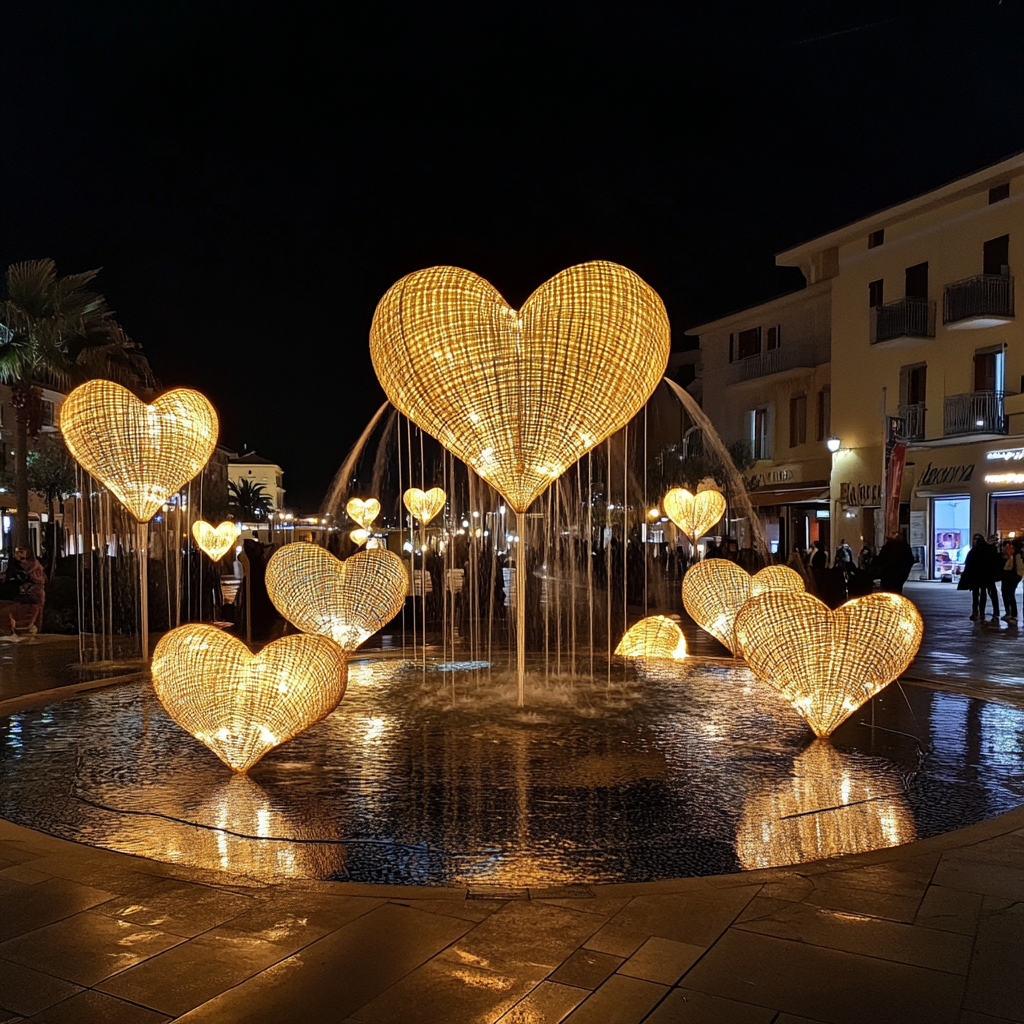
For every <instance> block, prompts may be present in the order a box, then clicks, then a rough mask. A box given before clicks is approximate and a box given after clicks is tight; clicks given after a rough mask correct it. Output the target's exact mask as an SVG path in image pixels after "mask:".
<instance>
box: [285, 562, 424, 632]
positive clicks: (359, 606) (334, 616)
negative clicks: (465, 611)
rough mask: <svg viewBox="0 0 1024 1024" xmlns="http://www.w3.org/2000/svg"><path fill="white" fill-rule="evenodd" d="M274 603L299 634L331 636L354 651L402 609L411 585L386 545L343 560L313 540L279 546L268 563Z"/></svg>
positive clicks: (400, 565)
mask: <svg viewBox="0 0 1024 1024" xmlns="http://www.w3.org/2000/svg"><path fill="white" fill-rule="evenodd" d="M266 578H267V593H269V594H270V600H271V601H273V602H274V607H275V608H277V610H278V611H279V612H280V613H281V614H282V615H283V616H284V617H285V618H286V619H287V620H288V621H289V622H290V623H292V625H294V626H296V627H297V628H299V629H301V630H302V631H303V633H318V634H320V635H322V636H329V637H330V638H331V639H332V640H334V641H335V643H337V644H340V645H341V647H342V649H343V650H345V651H354V650H355V649H356V648H357V647H358V646H359V645H360V644H361V643H362V642H363V641H364V640H366V639H367V637H370V636H372V635H373V634H374V633H376V632H377V630H378V629H381V628H383V627H384V626H386V625H387V624H388V623H389V622H390V621H391V620H392V619H393V618H394V617H395V616H396V615H397V614H398V613H399V612H400V611H401V610H402V605H403V604H404V603H405V595H406V592H407V591H408V589H409V577H408V575H407V574H406V571H405V566H404V565H403V564H402V560H401V559H400V558H399V557H398V556H397V555H395V554H392V553H391V552H390V551H387V550H385V549H384V548H373V549H370V550H367V551H360V552H359V553H358V554H355V555H353V556H352V557H351V558H349V559H347V560H346V561H344V562H340V561H338V559H337V558H335V557H334V555H332V554H331V553H330V552H329V551H325V550H324V549H323V548H321V547H318V546H317V545H316V544H307V543H305V542H299V543H296V544H286V545H285V546H284V547H283V548H279V549H278V550H277V551H276V552H275V553H274V556H273V558H271V559H270V564H269V565H268V566H267V577H266Z"/></svg>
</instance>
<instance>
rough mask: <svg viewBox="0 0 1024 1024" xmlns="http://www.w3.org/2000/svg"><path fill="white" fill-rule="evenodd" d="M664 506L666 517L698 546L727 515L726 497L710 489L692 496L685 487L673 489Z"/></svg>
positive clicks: (667, 495)
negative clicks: (709, 531) (700, 540)
mask: <svg viewBox="0 0 1024 1024" xmlns="http://www.w3.org/2000/svg"><path fill="white" fill-rule="evenodd" d="M662 506H663V507H664V509H665V515H667V516H668V517H669V519H671V520H672V522H673V523H675V524H676V526H678V527H679V529H680V530H682V531H683V533H685V534H686V536H687V537H689V538H690V540H692V541H693V542H694V543H695V544H696V543H697V541H698V540H699V539H700V538H701V537H703V536H704V534H705V533H707V532H708V530H710V529H711V527H712V526H714V525H715V523H717V522H718V520H719V519H721V518H722V516H724V515H725V495H724V494H722V492H721V491H716V490H712V489H710V488H709V489H708V490H705V491H698V492H697V493H696V494H691V493H690V492H689V491H688V490H686V489H685V488H684V487H673V488H672V490H671V491H669V492H668V493H667V494H666V495H665V498H664V500H663V501H662Z"/></svg>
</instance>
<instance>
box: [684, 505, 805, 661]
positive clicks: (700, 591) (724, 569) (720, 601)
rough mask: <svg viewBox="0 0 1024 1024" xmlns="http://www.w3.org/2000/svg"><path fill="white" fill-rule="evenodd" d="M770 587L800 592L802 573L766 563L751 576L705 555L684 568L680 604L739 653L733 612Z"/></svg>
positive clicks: (724, 561)
mask: <svg viewBox="0 0 1024 1024" xmlns="http://www.w3.org/2000/svg"><path fill="white" fill-rule="evenodd" d="M702 493H704V494H710V493H713V492H710V491H704V492H702ZM770 590H784V591H790V592H793V593H801V594H802V593H803V590H804V581H803V577H802V576H801V575H800V573H798V572H794V571H793V570H792V569H788V568H787V567H786V566H784V565H769V566H767V567H766V568H764V569H762V570H761V571H760V572H759V573H757V574H756V575H754V576H751V575H750V573H749V572H747V571H746V569H741V568H740V567H739V566H738V565H737V564H736V563H735V562H730V561H729V560H728V559H727V558H705V559H704V561H703V562H698V563H697V564H696V565H693V566H690V568H689V569H687V570H686V575H685V576H684V577H683V607H684V608H685V609H686V611H687V614H688V615H689V616H690V618H691V619H693V621H694V622H696V623H697V625H698V626H700V628H701V629H703V630H706V631H707V632H708V633H710V634H711V635H712V636H713V637H714V638H715V639H716V640H718V641H719V642H720V643H723V644H725V646H726V647H728V648H729V650H730V651H732V653H733V654H739V646H738V644H737V643H736V637H735V634H734V631H733V630H734V626H735V623H736V615H737V614H738V613H739V610H740V608H742V607H743V605H744V603H745V602H746V601H748V600H749V599H750V598H751V597H754V596H756V595H757V594H763V593H766V592H768V591H770Z"/></svg>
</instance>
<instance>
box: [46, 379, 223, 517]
mask: <svg viewBox="0 0 1024 1024" xmlns="http://www.w3.org/2000/svg"><path fill="white" fill-rule="evenodd" d="M60 429H61V432H62V433H63V435H64V440H65V441H66V442H67V446H68V450H69V451H70V452H71V454H72V455H73V456H74V457H75V459H77V461H78V462H79V463H80V464H81V466H82V468H83V469H84V470H85V471H86V472H87V473H91V474H92V475H93V476H94V477H96V479H97V480H99V481H101V482H102V483H103V484H104V486H106V487H107V488H109V489H110V491H111V493H113V495H114V497H116V498H117V499H118V500H119V501H120V502H121V503H122V504H123V505H124V506H125V508H127V509H128V511H129V512H131V514H132V515H133V516H135V518H136V519H138V520H139V522H143V523H145V522H149V520H150V519H152V518H153V516H154V515H156V513H157V512H158V511H159V510H160V509H161V507H162V506H163V505H164V504H165V503H166V502H167V499H168V498H169V497H170V496H171V495H172V494H175V493H177V492H178V491H179V490H181V488H182V487H184V486H185V484H187V483H188V482H189V481H190V480H191V479H192V478H193V477H194V476H196V475H197V474H198V473H199V472H200V470H202V468H203V466H205V465H206V463H207V462H208V461H209V458H210V456H211V455H212V454H213V449H214V448H215V447H216V445H217V431H218V423H217V414H216V412H214V409H213V406H212V405H210V403H209V402H208V401H207V400H206V398H205V397H204V396H203V395H201V394H200V393H199V392H198V391H190V390H188V389H187V388H177V389H175V390H174V391H168V392H166V393H165V394H163V395H161V396H160V397H159V398H158V399H156V401H155V402H152V403H150V404H149V405H147V404H146V403H145V402H140V401H139V399H137V398H136V397H135V396H134V395H133V394H132V393H131V392H130V391H129V390H128V389H127V388H123V387H121V385H120V384H115V383H113V381H109V380H91V381H88V382H87V383H85V384H82V385H81V386H80V387H77V388H75V389H74V391H72V392H71V394H70V395H68V397H67V398H66V399H64V404H63V405H62V406H61V410H60Z"/></svg>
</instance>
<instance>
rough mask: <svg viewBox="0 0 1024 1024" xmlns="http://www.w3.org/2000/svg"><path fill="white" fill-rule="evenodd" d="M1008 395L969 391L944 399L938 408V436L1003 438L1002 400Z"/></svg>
mask: <svg viewBox="0 0 1024 1024" xmlns="http://www.w3.org/2000/svg"><path fill="white" fill-rule="evenodd" d="M1013 393H1014V392H1010V391H970V392H968V393H967V394H965V395H947V396H946V398H945V401H944V402H943V408H942V433H943V435H944V436H945V437H960V436H963V435H965V434H1005V433H1007V432H1008V429H1009V422H1010V421H1009V417H1008V416H1007V414H1006V410H1005V408H1004V407H1003V399H1004V398H1007V397H1009V396H1010V395H1011V394H1013Z"/></svg>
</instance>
